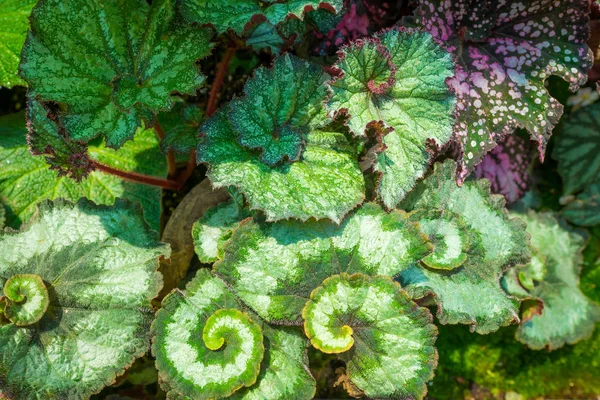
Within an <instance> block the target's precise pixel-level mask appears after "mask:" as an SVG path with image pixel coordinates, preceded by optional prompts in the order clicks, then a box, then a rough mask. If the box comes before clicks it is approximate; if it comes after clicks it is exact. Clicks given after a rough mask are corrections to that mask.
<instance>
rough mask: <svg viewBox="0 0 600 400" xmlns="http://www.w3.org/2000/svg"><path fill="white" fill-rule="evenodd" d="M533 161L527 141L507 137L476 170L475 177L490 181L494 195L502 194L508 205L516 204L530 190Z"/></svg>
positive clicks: (515, 137)
mask: <svg viewBox="0 0 600 400" xmlns="http://www.w3.org/2000/svg"><path fill="white" fill-rule="evenodd" d="M531 161H532V160H531V156H530V149H529V147H528V146H527V142H526V141H525V139H523V138H521V137H519V136H507V137H506V139H504V140H503V141H502V142H501V143H500V144H499V145H498V146H496V147H495V148H494V149H493V150H492V151H491V152H489V153H488V154H487V155H486V156H485V157H484V158H483V161H481V163H480V164H479V165H478V166H477V167H476V168H475V175H476V176H477V178H480V179H481V178H486V179H487V180H489V181H490V183H491V189H492V192H493V193H497V194H502V195H504V197H506V201H507V202H508V203H514V202H515V201H517V200H519V199H520V198H521V197H523V196H524V195H525V193H526V192H527V190H529V186H530V184H531V182H530V181H531V178H530V176H529V173H528V170H529V165H530V164H531Z"/></svg>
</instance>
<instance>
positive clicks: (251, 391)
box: [152, 269, 315, 399]
mask: <svg viewBox="0 0 600 400" xmlns="http://www.w3.org/2000/svg"><path fill="white" fill-rule="evenodd" d="M217 328H218V329H217ZM152 331H153V336H154V339H153V344H152V351H153V353H154V355H155V357H156V360H157V367H158V370H159V374H160V378H161V386H163V388H164V389H165V390H166V391H167V393H168V395H169V397H172V398H178V397H180V396H183V397H184V398H194V399H205V398H206V399H208V398H221V397H227V396H229V395H231V394H233V395H234V398H242V399H257V398H265V397H264V396H267V398H273V399H286V398H292V397H287V396H296V397H293V398H298V399H301V398H310V397H312V395H313V394H314V390H315V389H314V387H315V383H314V379H313V378H312V376H311V375H310V373H309V372H308V369H307V367H306V354H305V353H306V347H307V341H306V339H304V338H302V337H301V336H300V335H298V333H297V332H293V331H291V330H287V329H277V328H272V327H269V326H267V325H264V324H263V323H262V321H260V319H258V318H256V317H252V316H250V315H248V314H246V313H245V312H244V308H243V306H242V305H241V304H240V303H239V302H238V300H237V299H236V297H235V295H233V294H232V293H231V292H230V291H229V290H228V289H227V287H226V286H225V284H224V283H223V281H221V280H220V279H219V278H216V277H214V276H213V275H212V274H211V273H210V272H209V271H208V270H206V269H203V270H200V271H199V272H198V274H197V275H196V277H195V278H194V279H193V280H192V281H191V282H190V283H189V284H188V285H187V286H186V290H185V291H180V290H176V291H174V292H172V293H171V294H170V295H168V296H167V297H166V298H165V299H164V300H163V307H162V309H161V310H160V311H159V312H158V313H157V318H156V321H155V322H154V324H153V327H152ZM263 357H264V358H263ZM261 361H262V368H261ZM288 374H289V375H288ZM238 389H239V390H238ZM234 392H235V393H234ZM261 396H262V397H261Z"/></svg>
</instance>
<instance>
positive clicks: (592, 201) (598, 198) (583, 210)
mask: <svg viewBox="0 0 600 400" xmlns="http://www.w3.org/2000/svg"><path fill="white" fill-rule="evenodd" d="M599 154H600V153H599ZM561 215H562V216H563V218H565V219H566V220H567V221H569V222H571V223H573V224H575V225H580V226H594V225H600V178H599V181H598V182H596V183H592V184H591V185H589V186H587V187H586V188H585V189H584V191H583V192H581V193H580V194H579V195H578V196H577V198H576V199H575V200H574V201H572V202H571V203H569V204H567V206H566V207H565V208H563V209H562V211H561Z"/></svg>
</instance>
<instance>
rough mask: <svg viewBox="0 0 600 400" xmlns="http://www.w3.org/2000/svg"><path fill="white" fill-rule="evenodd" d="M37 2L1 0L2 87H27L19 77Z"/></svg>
mask: <svg viewBox="0 0 600 400" xmlns="http://www.w3.org/2000/svg"><path fill="white" fill-rule="evenodd" d="M36 2H37V0H0V26H1V27H2V32H0V43H1V45H0V86H4V87H7V88H12V87H13V86H16V85H21V86H23V85H25V82H24V81H23V80H22V79H21V78H19V76H18V75H17V69H18V66H19V60H20V55H21V48H22V47H23V43H25V37H26V36H27V29H28V28H29V20H28V18H29V14H30V13H31V9H32V8H33V6H34V5H35V3H36Z"/></svg>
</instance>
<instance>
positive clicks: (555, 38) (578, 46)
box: [415, 0, 593, 180]
mask: <svg viewBox="0 0 600 400" xmlns="http://www.w3.org/2000/svg"><path fill="white" fill-rule="evenodd" d="M589 7H590V2H589V1H588V0H566V1H540V0H509V1H504V2H501V3H498V2H496V1H495V0H484V1H477V2H476V1H472V0H457V1H442V0H424V1H422V2H420V6H419V7H418V9H417V10H416V12H415V16H416V22H417V24H418V25H419V26H421V27H423V28H425V29H426V30H427V31H429V32H431V33H432V35H433V36H435V37H436V38H437V39H439V40H441V41H442V42H444V43H445V44H446V45H447V46H448V48H449V50H450V51H452V52H453V53H454V55H455V57H456V59H457V61H458V65H457V71H456V75H455V77H454V78H453V79H452V80H450V82H449V83H450V84H451V86H453V87H454V89H455V91H456V94H457V96H458V110H457V123H456V126H455V131H456V137H457V139H458V141H459V142H460V144H461V145H462V150H463V157H462V161H461V166H462V171H461V176H460V179H461V180H462V179H463V178H464V177H466V176H467V175H468V174H469V172H470V171H471V170H472V169H473V168H474V166H475V165H477V164H478V163H479V162H480V161H481V159H482V158H483V156H484V155H485V154H486V153H487V152H488V151H490V150H491V149H492V148H494V147H495V146H496V142H497V141H498V140H500V139H501V138H502V137H504V136H505V135H507V134H510V133H511V132H512V131H513V130H514V129H515V128H516V127H523V128H526V129H527V130H528V131H529V132H530V133H531V136H532V138H533V139H534V140H536V141H537V142H538V143H539V149H540V154H541V155H542V156H543V154H544V152H545V148H546V143H547V142H548V139H549V137H550V134H551V132H552V129H553V128H554V126H555V125H556V124H557V123H558V120H559V118H560V116H561V115H562V112H563V107H562V105H561V104H560V103H559V102H558V101H557V100H556V99H554V98H552V97H551V96H550V94H549V93H548V91H547V89H546V88H545V87H544V81H545V80H546V78H547V77H548V76H550V75H557V76H560V77H561V78H563V79H565V80H566V81H568V82H569V84H570V86H571V90H576V89H577V88H578V87H579V86H580V85H582V84H583V83H585V81H586V80H587V71H588V69H589V68H590V66H591V65H592V60H593V57H592V54H591V51H590V50H589V48H588V47H587V45H586V40H587V38H588V35H589V26H588V23H589V17H588V11H589Z"/></svg>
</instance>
